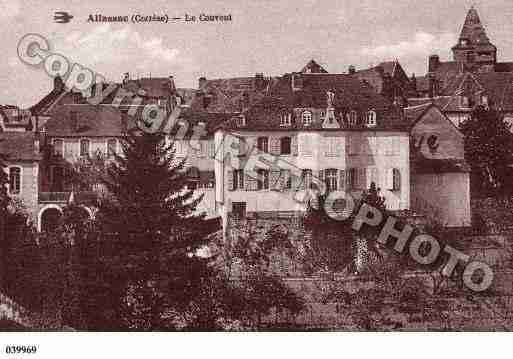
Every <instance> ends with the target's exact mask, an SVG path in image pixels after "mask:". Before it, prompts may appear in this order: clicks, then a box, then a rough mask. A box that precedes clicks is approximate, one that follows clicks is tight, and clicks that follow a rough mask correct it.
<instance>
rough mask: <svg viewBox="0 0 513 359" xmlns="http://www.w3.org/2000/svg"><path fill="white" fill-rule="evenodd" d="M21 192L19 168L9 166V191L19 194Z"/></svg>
mask: <svg viewBox="0 0 513 359" xmlns="http://www.w3.org/2000/svg"><path fill="white" fill-rule="evenodd" d="M20 192H21V169H20V168H19V167H11V168H9V193H10V194H20Z"/></svg>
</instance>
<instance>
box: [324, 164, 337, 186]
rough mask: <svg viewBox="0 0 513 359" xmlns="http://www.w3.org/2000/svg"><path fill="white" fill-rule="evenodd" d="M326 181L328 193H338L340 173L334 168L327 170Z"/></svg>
mask: <svg viewBox="0 0 513 359" xmlns="http://www.w3.org/2000/svg"><path fill="white" fill-rule="evenodd" d="M325 181H326V190H327V191H328V192H332V191H336V190H337V188H338V186H337V184H338V171H337V170H336V169H334V168H330V169H327V170H326V178H325Z"/></svg>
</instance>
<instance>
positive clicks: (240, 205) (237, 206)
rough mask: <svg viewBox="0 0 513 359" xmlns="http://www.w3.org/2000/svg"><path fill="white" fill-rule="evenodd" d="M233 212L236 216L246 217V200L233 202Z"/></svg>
mask: <svg viewBox="0 0 513 359" xmlns="http://www.w3.org/2000/svg"><path fill="white" fill-rule="evenodd" d="M232 212H233V215H234V217H235V218H245V217H246V202H232Z"/></svg>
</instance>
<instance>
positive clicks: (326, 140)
mask: <svg viewBox="0 0 513 359" xmlns="http://www.w3.org/2000/svg"><path fill="white" fill-rule="evenodd" d="M330 142H331V138H330V137H324V139H323V141H322V144H323V152H324V156H329V155H331V151H330V147H331V146H330V145H331V143H330Z"/></svg>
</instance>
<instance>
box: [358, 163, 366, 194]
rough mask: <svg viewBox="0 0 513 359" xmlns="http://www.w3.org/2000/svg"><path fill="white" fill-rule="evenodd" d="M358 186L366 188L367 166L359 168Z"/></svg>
mask: <svg viewBox="0 0 513 359" xmlns="http://www.w3.org/2000/svg"><path fill="white" fill-rule="evenodd" d="M359 172H360V173H359V176H358V177H359V178H358V188H360V189H367V188H368V187H367V168H365V167H363V168H359Z"/></svg>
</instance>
